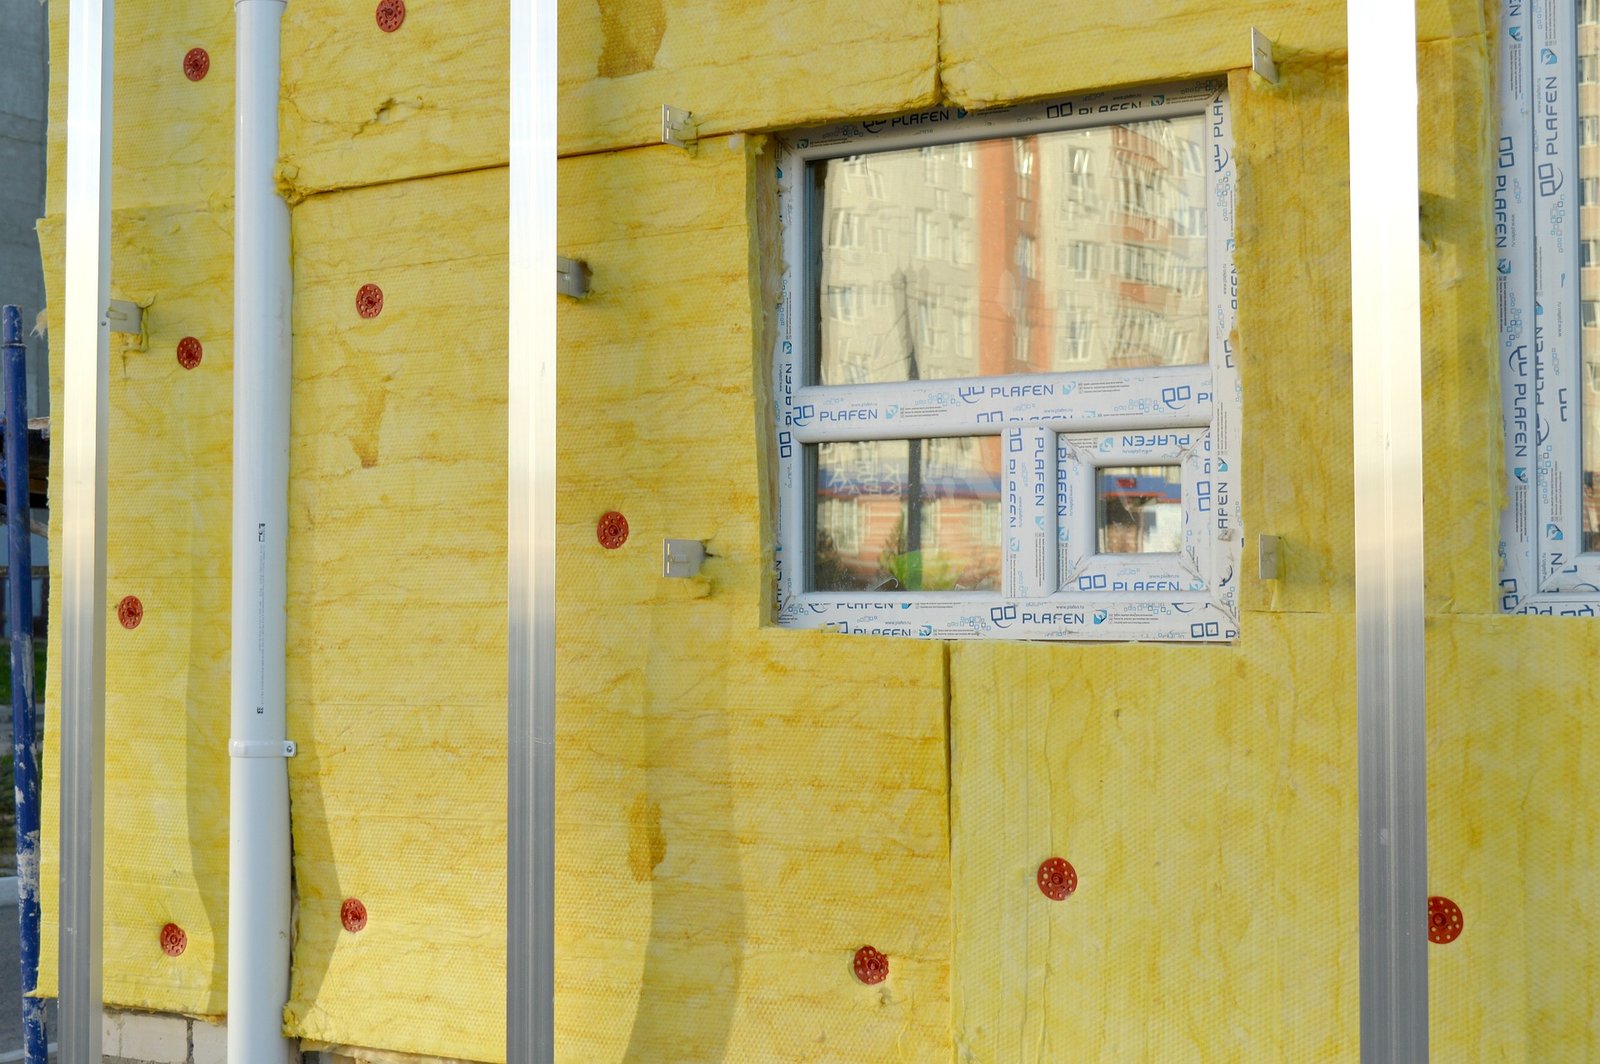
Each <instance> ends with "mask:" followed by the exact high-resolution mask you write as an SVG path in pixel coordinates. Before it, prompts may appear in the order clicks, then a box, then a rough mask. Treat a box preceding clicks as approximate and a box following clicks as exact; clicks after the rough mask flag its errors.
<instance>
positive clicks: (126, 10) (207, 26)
mask: <svg viewBox="0 0 1600 1064" xmlns="http://www.w3.org/2000/svg"><path fill="white" fill-rule="evenodd" d="M67 9H68V3H67V0H51V3H50V122H49V183H48V186H47V189H46V194H45V211H46V213H47V214H49V215H52V216H53V215H58V214H61V213H63V211H64V210H65V206H66V190H67V180H66V178H67V41H68V26H67ZM193 48H200V49H203V50H204V51H205V52H206V54H207V56H208V57H209V58H208V67H207V72H206V74H205V76H204V77H203V78H202V79H200V80H199V81H191V80H190V79H189V78H188V77H187V76H185V74H184V58H185V56H186V55H187V54H188V53H189V51H190V50H191V49H193ZM233 64H234V52H233V5H232V4H228V3H216V2H214V0H163V2H161V3H127V2H124V3H121V4H118V5H117V12H116V45H115V59H114V65H115V71H116V104H115V116H116V117H115V123H116V126H115V129H114V131H113V140H114V143H113V146H112V162H113V166H112V190H111V196H112V205H113V206H114V207H116V208H137V207H148V206H154V205H160V204H184V203H193V204H206V203H212V204H214V205H215V207H216V209H217V210H218V211H219V212H225V211H226V210H227V209H228V208H227V203H226V201H227V200H231V199H232V198H233V95H234V93H233V88H234V83H233Z"/></svg>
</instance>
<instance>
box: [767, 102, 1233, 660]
mask: <svg viewBox="0 0 1600 1064" xmlns="http://www.w3.org/2000/svg"><path fill="white" fill-rule="evenodd" d="M777 171H778V172H777V180H778V191H779V201H780V204H779V206H780V219H781V224H782V226H783V247H784V255H785V259H786V269H785V271H784V275H783V276H784V281H783V289H782V292H781V298H780V303H779V307H778V310H779V318H778V332H779V335H778V343H777V347H776V350H775V351H774V363H773V395H774V404H775V410H774V422H775V425H774V431H775V434H776V440H775V442H776V453H777V465H778V470H777V472H778V491H777V496H776V499H777V515H776V516H777V543H778V545H777V551H776V555H775V559H776V561H775V564H776V568H777V573H776V576H777V580H776V590H777V601H776V615H777V619H778V622H779V623H780V624H783V625H789V626H794V627H807V628H831V629H833V630H836V631H846V632H866V633H875V634H886V635H905V636H913V637H925V638H952V637H998V638H1014V639H1093V640H1167V641H1225V640H1230V639H1234V638H1236V637H1237V635H1238V599H1237V586H1238V579H1237V576H1238V570H1239V557H1240V547H1241V543H1242V538H1243V533H1242V529H1241V528H1240V525H1239V518H1238V491H1237V488H1236V484H1237V477H1238V468H1239V463H1238V456H1239V416H1238V413H1239V382H1238V375H1237V371H1236V368H1235V365H1234V352H1233V349H1232V347H1231V343H1232V339H1231V337H1232V334H1233V329H1234V319H1235V313H1236V309H1237V308H1236V293H1237V284H1236V280H1235V273H1234V266H1233V224H1234V193H1235V178H1234V169H1233V158H1232V133H1231V128H1230V122H1229V116H1228V105H1227V98H1226V93H1225V90H1224V88H1223V86H1222V85H1221V84H1220V83H1217V82H1205V83H1197V84H1190V85H1184V86H1178V87H1169V88H1160V89H1141V90H1129V91H1119V92H1115V93H1097V94H1093V95H1089V96H1083V97H1075V98H1070V99H1060V100H1054V101H1051V102H1048V103H1041V104H1036V105H1031V106H1027V107H1014V108H1006V109H1004V110H1001V111H997V112H989V113H983V114H969V113H967V112H965V111H962V110H960V109H958V108H954V107H949V108H937V109H933V110H929V111H922V112H918V113H915V114H909V115H900V116H896V117H892V118H885V119H879V120H872V121H867V122H850V123H841V124H837V125H832V126H827V127H821V128H817V129H810V130H804V131H799V132H796V133H793V134H791V135H789V136H787V137H784V138H781V139H780V142H779V150H778V153H777ZM846 217H848V218H851V219H855V221H852V222H851V223H849V224H850V225H851V226H859V227H860V229H861V231H862V232H867V233H871V234H872V239H871V241H870V245H871V250H870V252H867V253H862V252H861V251H860V250H859V248H860V243H858V242H846V241H842V240H840V239H839V235H838V234H839V228H838V227H839V226H840V225H841V224H843V223H840V222H838V221H837V219H839V218H846ZM842 249H855V250H849V251H846V250H842ZM847 292H862V293H871V294H872V298H870V299H860V300H854V301H852V300H851V298H850V297H848V296H845V295H843V293H847Z"/></svg>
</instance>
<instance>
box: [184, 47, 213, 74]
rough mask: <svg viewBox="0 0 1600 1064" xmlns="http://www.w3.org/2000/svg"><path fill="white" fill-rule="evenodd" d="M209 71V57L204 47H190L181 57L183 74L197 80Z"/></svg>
mask: <svg viewBox="0 0 1600 1064" xmlns="http://www.w3.org/2000/svg"><path fill="white" fill-rule="evenodd" d="M210 72H211V57H210V56H209V55H207V54H206V50H205V49H204V48H191V49H189V51H188V52H187V53H185V54H184V57H183V76H184V77H186V78H188V79H189V80H190V81H199V80H201V79H202V78H204V77H205V76H206V75H207V74H209V73H210Z"/></svg>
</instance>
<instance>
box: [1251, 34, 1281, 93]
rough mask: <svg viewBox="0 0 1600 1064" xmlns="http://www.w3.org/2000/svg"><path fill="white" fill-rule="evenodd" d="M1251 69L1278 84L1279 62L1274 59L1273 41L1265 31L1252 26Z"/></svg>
mask: <svg viewBox="0 0 1600 1064" xmlns="http://www.w3.org/2000/svg"><path fill="white" fill-rule="evenodd" d="M1250 69H1251V70H1254V71H1255V72H1256V73H1257V74H1260V75H1261V76H1262V77H1263V78H1265V79H1266V80H1268V81H1270V82H1272V84H1274V85H1276V84H1277V83H1278V64H1277V63H1275V62H1274V61H1273V59H1272V41H1271V39H1270V38H1268V37H1267V35H1266V34H1265V33H1262V32H1261V31H1260V30H1258V29H1256V28H1255V27H1254V26H1251V27H1250Z"/></svg>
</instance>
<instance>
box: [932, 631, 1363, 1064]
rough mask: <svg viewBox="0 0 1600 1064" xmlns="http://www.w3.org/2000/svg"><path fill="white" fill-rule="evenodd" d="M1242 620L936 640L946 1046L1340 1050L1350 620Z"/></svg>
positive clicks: (1346, 991)
mask: <svg viewBox="0 0 1600 1064" xmlns="http://www.w3.org/2000/svg"><path fill="white" fill-rule="evenodd" d="M1243 629H1244V634H1243V637H1242V639H1241V641H1240V643H1239V644H1238V645H1236V646H1232V647H1198V648H1172V647H1156V646H1136V645H1123V646H1097V647H1049V646H1037V645H1033V646H1030V645H1026V644H1010V645H1000V644H990V645H980V644H967V645H961V646H958V647H957V648H956V649H955V650H954V652H953V654H952V659H951V670H950V671H951V709H950V713H951V721H952V738H951V746H952V749H953V751H954V762H953V779H954V782H953V795H954V837H955V841H954V858H953V861H954V875H953V882H954V898H953V904H954V906H955V913H956V918H955V941H954V954H955V973H956V974H955V980H954V982H955V990H954V996H955V1009H954V1024H955V1038H956V1045H957V1051H958V1054H957V1056H958V1059H961V1060H981V1061H1007V1062H1015V1064H1036V1062H1037V1064H1045V1062H1050V1061H1061V1060H1077V1059H1081V1060H1149V1061H1168V1060H1197V1061H1198V1060H1353V1059H1355V1057H1356V1056H1357V1047H1358V1044H1359V1030H1360V1014H1359V1000H1358V998H1359V993H1358V984H1359V961H1358V957H1357V935H1356V928H1357V926H1358V923H1357V914H1358V907H1359V905H1358V897H1357V886H1356V877H1355V875H1354V869H1355V868H1356V852H1357V825H1356V788H1355V758H1356V733H1355V717H1354V713H1353V708H1354V704H1355V676H1354V670H1353V663H1354V651H1355V629H1354V622H1353V619H1352V618H1350V617H1348V616H1345V617H1339V616H1327V615H1324V616H1306V615H1295V614H1279V615H1273V614H1251V615H1249V616H1247V617H1246V618H1245V621H1244V625H1243ZM1052 856H1058V857H1063V858H1065V859H1066V860H1068V861H1069V862H1071V863H1072V865H1073V867H1074V868H1075V870H1076V871H1077V873H1078V877H1079V885H1078V889H1077V891H1076V893H1074V894H1073V895H1072V896H1071V897H1070V898H1068V899H1067V900H1066V901H1064V902H1059V903H1058V902H1053V901H1051V900H1050V899H1048V898H1046V897H1045V896H1044V894H1043V893H1042V892H1041V891H1040V890H1039V889H1038V887H1037V886H1036V885H1035V883H1034V877H1035V874H1036V870H1037V869H1038V866H1039V864H1040V862H1041V861H1043V860H1045V859H1046V858H1048V857H1052Z"/></svg>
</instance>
